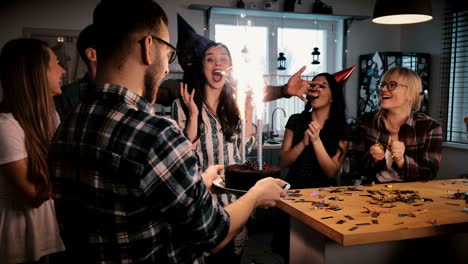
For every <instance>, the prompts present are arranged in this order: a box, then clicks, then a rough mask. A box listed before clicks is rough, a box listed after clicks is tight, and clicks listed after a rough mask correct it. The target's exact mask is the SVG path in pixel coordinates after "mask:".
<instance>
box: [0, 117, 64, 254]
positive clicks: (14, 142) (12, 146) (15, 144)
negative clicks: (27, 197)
mask: <svg viewBox="0 0 468 264" xmlns="http://www.w3.org/2000/svg"><path fill="white" fill-rule="evenodd" d="M26 157H27V153H26V147H25V144H24V131H23V129H22V128H21V126H20V125H19V124H18V122H17V121H16V120H15V118H14V117H13V115H12V114H5V113H0V165H2V164H6V163H10V162H14V161H18V160H22V159H25V158H26ZM63 250H65V246H64V245H63V242H62V239H61V237H60V232H59V228H58V225H57V218H56V216H55V206H54V201H53V200H52V199H50V200H48V201H46V202H44V203H43V204H42V205H41V206H40V207H39V208H29V207H24V206H21V205H19V204H17V203H16V202H15V195H14V193H13V190H12V188H11V187H10V185H9V182H8V181H7V180H6V179H5V175H2V174H1V173H0V262H1V263H18V262H30V261H37V260H38V259H39V258H41V257H42V256H45V255H49V254H52V253H55V252H59V251H63Z"/></svg>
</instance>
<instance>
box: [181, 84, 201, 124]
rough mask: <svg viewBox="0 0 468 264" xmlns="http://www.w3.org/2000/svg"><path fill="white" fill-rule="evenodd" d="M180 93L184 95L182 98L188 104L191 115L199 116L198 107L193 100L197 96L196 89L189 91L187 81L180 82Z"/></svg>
mask: <svg viewBox="0 0 468 264" xmlns="http://www.w3.org/2000/svg"><path fill="white" fill-rule="evenodd" d="M179 89H180V94H181V95H182V100H183V101H184V104H185V106H187V109H188V112H189V115H190V117H198V107H197V104H195V101H194V100H193V98H194V96H195V89H193V90H192V93H189V91H188V86H187V84H186V83H183V82H181V83H180V88H179Z"/></svg>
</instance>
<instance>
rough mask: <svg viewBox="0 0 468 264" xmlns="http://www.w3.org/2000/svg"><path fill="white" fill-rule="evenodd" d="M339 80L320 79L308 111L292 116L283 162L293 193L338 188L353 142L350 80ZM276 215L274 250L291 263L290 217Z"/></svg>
mask: <svg viewBox="0 0 468 264" xmlns="http://www.w3.org/2000/svg"><path fill="white" fill-rule="evenodd" d="M353 69H354V68H353ZM348 71H349V70H348ZM351 72H352V70H351V71H349V74H348V75H347V77H349V75H350V74H351ZM347 77H346V78H347ZM335 78H337V79H339V78H338V77H336V76H334V75H331V74H329V73H321V74H318V75H316V76H315V77H314V79H313V81H315V82H314V83H316V84H314V85H311V88H310V90H309V93H308V96H307V104H306V105H305V107H304V111H303V112H302V113H299V114H294V115H292V116H291V117H290V118H289V120H288V123H287V124H286V131H285V133H284V139H283V146H282V148H281V152H280V157H279V160H280V166H281V167H282V168H285V167H289V172H288V175H287V176H286V179H285V180H286V181H287V182H288V183H290V184H291V189H303V188H315V187H325V186H332V185H335V176H336V175H337V174H338V173H339V171H340V168H341V165H342V164H343V161H344V159H345V156H346V152H347V150H348V145H349V140H350V138H351V127H350V126H349V125H348V124H347V123H346V115H345V108H346V105H345V101H344V97H343V83H344V81H345V80H346V79H344V80H339V82H338V81H337V80H336V79H335ZM274 214H275V218H276V222H277V223H278V222H279V223H280V224H279V226H278V228H276V229H275V231H274V233H273V240H272V250H273V251H274V252H276V253H278V254H281V255H283V256H284V257H285V263H288V255H289V254H288V252H289V250H288V248H289V215H287V214H286V213H284V212H282V211H280V210H276V211H274Z"/></svg>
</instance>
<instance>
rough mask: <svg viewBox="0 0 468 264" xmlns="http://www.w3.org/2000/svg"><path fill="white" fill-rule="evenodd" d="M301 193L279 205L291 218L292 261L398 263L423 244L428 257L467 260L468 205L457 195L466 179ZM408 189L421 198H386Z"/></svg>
mask: <svg viewBox="0 0 468 264" xmlns="http://www.w3.org/2000/svg"><path fill="white" fill-rule="evenodd" d="M298 191H299V193H298V194H300V195H301V196H299V197H293V196H289V197H288V198H287V199H284V200H282V201H281V202H280V203H279V204H278V207H279V208H280V209H282V210H283V211H285V212H286V213H288V214H289V215H290V216H291V229H290V254H289V260H290V261H289V263H395V262H396V261H404V260H405V259H406V258H407V257H409V256H411V255H414V254H415V253H418V252H419V250H417V248H421V247H423V248H424V247H426V248H427V250H425V252H424V253H423V254H422V255H423V256H426V257H427V258H428V259H429V260H430V259H431V258H432V255H435V254H436V253H437V254H441V253H443V254H446V258H447V257H448V258H450V259H451V260H453V261H459V260H461V261H462V262H461V263H468V253H467V251H468V246H467V245H468V243H467V242H468V212H466V211H465V210H464V208H465V206H466V207H468V205H466V201H465V200H463V199H453V198H454V197H455V196H456V194H457V193H458V196H463V192H468V179H454V180H436V181H429V182H411V183H392V184H391V185H390V184H389V185H385V184H378V185H373V186H358V187H357V190H353V188H352V187H344V186H340V187H329V188H320V189H319V188H317V189H302V190H298ZM404 191H415V193H414V194H415V195H417V196H416V197H417V199H415V200H411V199H409V202H404V201H395V202H389V201H385V199H387V200H390V199H393V200H395V198H396V197H397V193H400V195H401V196H403V197H409V196H410V195H411V193H410V192H408V193H404ZM296 195H297V194H296ZM422 198H423V199H422ZM301 199H302V200H301ZM382 199H384V200H382ZM400 200H405V199H400ZM321 201H322V204H323V203H325V204H328V205H327V206H323V205H322V204H320V202H321ZM343 221H344V222H343ZM419 253H421V252H419ZM432 260H433V259H432ZM449 262H450V261H449ZM446 263H448V262H446Z"/></svg>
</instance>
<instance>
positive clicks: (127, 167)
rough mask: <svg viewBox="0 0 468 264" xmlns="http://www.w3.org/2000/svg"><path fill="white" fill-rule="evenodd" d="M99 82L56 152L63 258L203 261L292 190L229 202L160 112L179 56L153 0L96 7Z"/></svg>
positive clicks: (268, 189) (63, 131) (59, 137)
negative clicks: (213, 190) (214, 192)
mask: <svg viewBox="0 0 468 264" xmlns="http://www.w3.org/2000/svg"><path fill="white" fill-rule="evenodd" d="M93 23H94V25H95V27H96V32H97V36H98V37H97V53H98V54H99V56H98V67H97V74H96V85H95V87H90V91H92V92H91V93H90V95H89V96H88V97H87V98H86V99H85V100H84V101H83V103H82V104H80V105H79V106H78V107H77V108H76V109H75V110H74V112H72V113H71V114H70V117H69V118H68V119H67V120H66V121H65V122H64V123H62V124H61V126H60V127H59V129H58V130H57V132H56V134H55V136H54V139H53V142H52V144H51V148H50V153H49V165H50V173H51V177H52V181H53V186H54V192H55V195H54V198H55V202H56V211H57V218H58V221H59V224H60V228H61V235H62V237H63V240H64V242H65V246H66V248H67V249H66V255H65V256H64V258H66V259H64V260H61V261H62V262H63V263H93V262H95V263H111V262H112V263H113V262H116V263H134V262H139V263H203V257H202V253H203V252H204V251H208V252H215V251H216V250H219V249H220V248H222V247H223V246H224V245H225V244H227V242H228V241H229V240H230V239H231V238H232V237H233V236H234V235H235V234H236V232H237V230H238V229H239V228H240V227H241V225H243V224H245V223H246V221H247V220H248V218H249V216H250V215H251V213H252V212H253V210H254V209H255V208H256V207H259V206H261V207H270V206H274V205H275V203H276V201H277V200H278V199H280V198H281V197H285V196H286V192H285V191H284V190H283V189H282V188H281V186H283V185H284V184H285V182H284V181H282V180H280V179H272V178H267V179H264V180H262V181H259V182H258V183H257V184H256V185H255V186H254V187H252V188H251V189H250V190H249V191H248V192H247V193H246V194H245V195H243V196H242V197H241V198H240V199H239V200H238V201H237V202H235V203H233V204H230V205H229V206H227V207H226V208H222V207H221V206H220V205H219V204H216V203H215V202H214V201H213V200H212V196H211V194H210V191H209V188H210V187H211V184H212V180H213V179H214V178H215V177H216V175H217V172H218V171H219V170H220V169H222V166H213V167H210V168H208V169H207V171H205V173H204V174H203V175H200V174H199V172H198V167H197V159H196V156H195V154H194V153H193V151H192V147H191V144H190V142H189V141H188V140H187V139H186V138H185V137H184V136H183V133H182V131H181V130H180V128H179V127H177V126H176V125H175V123H174V122H173V121H171V120H169V119H166V118H164V117H160V116H157V115H155V113H154V110H153V107H152V104H153V103H154V102H155V100H156V98H155V97H156V94H157V90H158V85H159V83H160V81H161V79H162V78H163V77H164V76H165V75H166V74H167V73H168V72H169V70H168V63H170V62H172V61H173V60H174V59H175V49H174V47H173V46H172V45H170V44H169V32H168V29H167V17H166V14H165V13H164V11H163V10H162V9H161V7H160V6H159V5H158V4H156V3H154V2H153V1H152V0H138V1H135V0H117V1H116V0H102V1H101V2H100V3H99V4H98V5H97V7H96V9H95V11H94V21H93Z"/></svg>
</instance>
